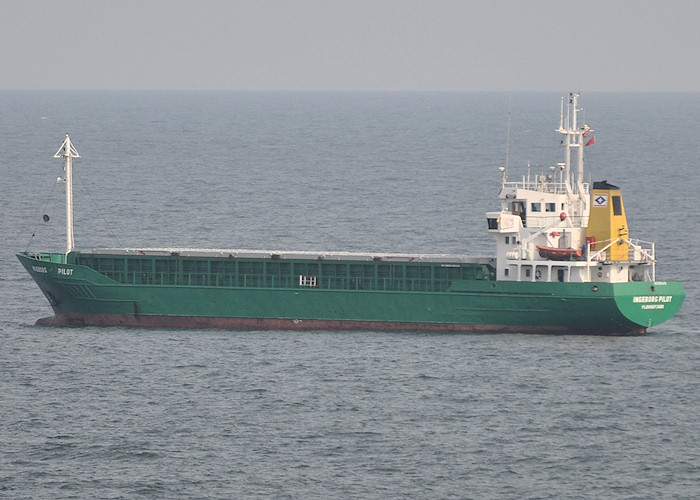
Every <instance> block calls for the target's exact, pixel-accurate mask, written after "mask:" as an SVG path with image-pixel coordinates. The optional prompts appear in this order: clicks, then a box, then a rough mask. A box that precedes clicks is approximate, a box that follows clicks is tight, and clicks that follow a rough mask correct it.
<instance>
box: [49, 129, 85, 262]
mask: <svg viewBox="0 0 700 500" xmlns="http://www.w3.org/2000/svg"><path fill="white" fill-rule="evenodd" d="M53 157H54V158H64V160H65V163H64V165H63V171H64V173H65V178H64V179H63V181H64V182H65V183H66V255H68V254H69V253H70V252H72V251H73V249H74V248H75V242H74V239H73V158H80V154H79V153H78V150H77V149H75V146H73V143H72V142H71V140H70V135H68V134H66V140H65V141H63V144H61V147H60V148H59V149H58V151H56V154H55V155H53Z"/></svg>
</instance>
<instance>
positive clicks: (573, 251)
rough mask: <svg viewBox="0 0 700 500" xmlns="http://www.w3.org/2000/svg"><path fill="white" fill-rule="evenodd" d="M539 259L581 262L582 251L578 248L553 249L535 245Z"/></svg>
mask: <svg viewBox="0 0 700 500" xmlns="http://www.w3.org/2000/svg"><path fill="white" fill-rule="evenodd" d="M537 250H538V251H539V252H540V257H542V258H544V259H549V260H581V258H582V257H583V250H581V249H580V248H554V247H547V246H544V245H537Z"/></svg>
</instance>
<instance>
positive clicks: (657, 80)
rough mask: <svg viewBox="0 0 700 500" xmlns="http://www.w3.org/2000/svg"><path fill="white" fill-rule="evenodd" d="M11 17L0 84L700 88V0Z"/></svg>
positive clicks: (174, 6)
mask: <svg viewBox="0 0 700 500" xmlns="http://www.w3.org/2000/svg"><path fill="white" fill-rule="evenodd" d="M0 8H1V9H2V11H1V12H2V14H1V15H0V62H1V64H2V68H1V71H0V89H214V90H219V89H222V90H227V89H230V90H508V91H510V90H516V91H517V90H556V91H561V90H568V89H577V90H585V91H595V90H680V91H700V63H699V59H700V57H698V54H697V51H698V49H699V48H700V1H697V0H687V1H683V0H635V1H628V0H619V1H618V0H604V1H603V0H578V1H571V0H520V1H516V0H483V1H482V0H474V1H471V0H464V1H457V0H403V1H400V0H326V1H323V0H253V1H249V0H240V1H237V0H229V1H223V0H221V1H217V0H196V1H187V0H170V1H166V0H154V1H149V0H118V1H117V0H90V1H88V0H61V1H50V0H43V1H41V0H0Z"/></svg>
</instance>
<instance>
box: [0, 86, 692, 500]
mask: <svg viewBox="0 0 700 500" xmlns="http://www.w3.org/2000/svg"><path fill="white" fill-rule="evenodd" d="M581 102H582V104H583V105H584V106H585V108H586V109H585V111H584V115H585V121H586V122H587V123H588V124H589V125H591V127H593V128H594V129H595V133H596V144H595V145H594V146H591V147H589V148H587V151H586V152H587V166H588V167H590V169H591V171H592V177H593V179H594V180H603V179H607V180H608V181H609V182H611V183H613V184H616V185H619V186H620V187H621V188H622V190H623V191H622V192H623V196H624V201H625V207H626V210H627V213H628V218H629V226H630V230H631V234H632V236H633V237H636V238H641V239H644V240H652V241H655V242H656V245H657V246H656V248H657V254H658V256H659V258H660V263H659V265H658V267H657V277H658V278H659V279H661V280H682V281H685V282H686V287H687V292H688V297H687V299H686V303H685V305H684V307H683V309H682V310H681V312H680V313H679V314H678V315H677V316H676V317H675V318H674V319H673V320H671V321H669V322H667V323H665V324H662V325H660V326H658V327H656V328H654V329H652V330H651V331H650V334H649V335H648V336H646V337H643V338H599V337H586V336H582V337H568V336H560V337H548V336H536V335H534V336H526V335H444V334H443V335H433V334H400V333H396V334H387V333H382V334H377V333H372V332H353V333H334V332H315V333H289V332H221V331H170V330H128V329H119V328H82V329H56V328H38V327H34V326H33V323H34V321H35V320H36V319H37V318H40V317H43V316H48V315H50V313H51V311H50V307H49V305H48V304H47V301H46V300H45V298H44V297H43V295H42V294H41V293H40V291H39V289H38V288H37V287H36V286H35V285H34V284H33V282H31V280H30V278H29V277H28V276H27V275H26V274H25V273H24V271H23V269H21V266H20V265H19V263H18V261H17V260H16V258H15V257H14V252H16V251H23V250H26V249H27V248H30V249H31V250H36V251H41V250H60V249H62V248H63V247H64V245H65V230H64V224H65V222H64V221H65V219H64V217H65V215H64V205H63V203H64V201H63V189H64V186H63V184H59V183H57V182H56V178H57V177H58V176H60V175H61V167H62V162H61V161H60V160H56V159H53V158H52V155H53V154H54V153H55V152H56V150H58V148H59V146H60V145H61V143H62V141H63V139H64V134H65V133H66V132H70V134H71V137H72V140H73V142H74V144H75V146H76V147H77V149H78V151H79V152H80V154H81V156H82V158H81V159H79V160H76V161H75V177H76V181H75V184H76V187H75V199H76V231H75V234H76V246H77V247H78V248H79V249H89V248H92V247H96V246H135V247H138V246H177V247H209V248H211V247H228V248H231V247H237V248H268V249H293V250H310V249H314V250H356V251H370V250H372V251H389V252H391V251H395V252H399V251H400V252H424V253H433V252H453V253H469V254H478V255H487V254H489V253H491V250H492V244H491V241H490V239H489V237H488V235H487V234H486V224H485V215H484V214H485V212H486V211H488V210H494V209H498V208H499V204H498V202H497V199H496V194H497V192H498V188H499V182H500V174H499V172H498V167H500V166H502V165H504V164H505V162H506V151H507V149H508V150H509V154H508V159H509V162H508V163H509V165H508V166H509V172H510V175H511V178H516V177H518V176H520V175H522V174H523V173H525V172H526V171H527V165H528V164H529V165H530V169H531V172H532V173H539V172H541V171H544V172H547V171H548V169H549V167H550V166H551V165H555V164H556V163H557V162H558V161H560V160H561V156H560V155H561V153H562V151H561V148H560V147H559V137H558V134H556V133H555V132H554V129H555V128H557V127H558V125H559V109H560V96H559V94H556V93H515V94H512V95H509V94H504V93H236V92H230V93H229V92H219V93H215V92H214V93H207V92H0V109H1V110H2V113H1V115H0V137H1V138H2V160H0V169H1V170H0V172H1V173H2V181H1V185H2V190H1V198H0V201H1V202H2V212H1V215H0V231H1V234H2V238H0V496H1V497H3V498H172V499H190V498H293V499H297V498H299V499H301V498H323V499H326V498H341V499H346V498H362V499H369V498H458V499H461V498H475V499H481V498H517V499H521V498H551V499H561V498H611V499H616V498H649V499H651V498H653V499H657V498H679V499H680V498H695V497H697V495H698V492H700V418H699V417H698V415H700V370H698V365H699V364H700V363H699V362H700V327H698V324H697V317H698V314H699V312H700V311H699V307H698V292H699V286H698V283H700V266H698V265H697V262H698V261H699V259H700V255H699V254H698V251H697V248H698V245H697V243H696V236H697V235H698V232H699V230H700V223H699V222H698V220H699V218H698V216H699V215H700V214H699V212H700V210H698V204H697V193H696V191H697V188H698V186H699V185H700V173H699V171H698V147H697V138H698V137H699V136H700V126H698V116H700V94H697V93H693V94H664V93H661V94H658V93H651V94H644V93H618V94H609V93H591V94H584V95H583V96H582V99H581ZM509 115H510V134H508V121H509ZM508 135H510V141H508V140H507V137H508ZM508 142H510V144H509V147H507V144H508ZM43 214H47V215H49V216H50V221H49V222H48V223H45V222H43V220H42V215H43ZM33 235H34V236H33ZM591 313H592V314H593V313H594V311H592V312H591Z"/></svg>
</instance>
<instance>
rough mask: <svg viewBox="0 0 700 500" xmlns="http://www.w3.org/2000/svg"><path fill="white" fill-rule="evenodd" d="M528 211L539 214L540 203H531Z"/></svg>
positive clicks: (540, 209)
mask: <svg viewBox="0 0 700 500" xmlns="http://www.w3.org/2000/svg"><path fill="white" fill-rule="evenodd" d="M530 209H531V210H532V211H533V212H541V211H542V203H531V204H530Z"/></svg>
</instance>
